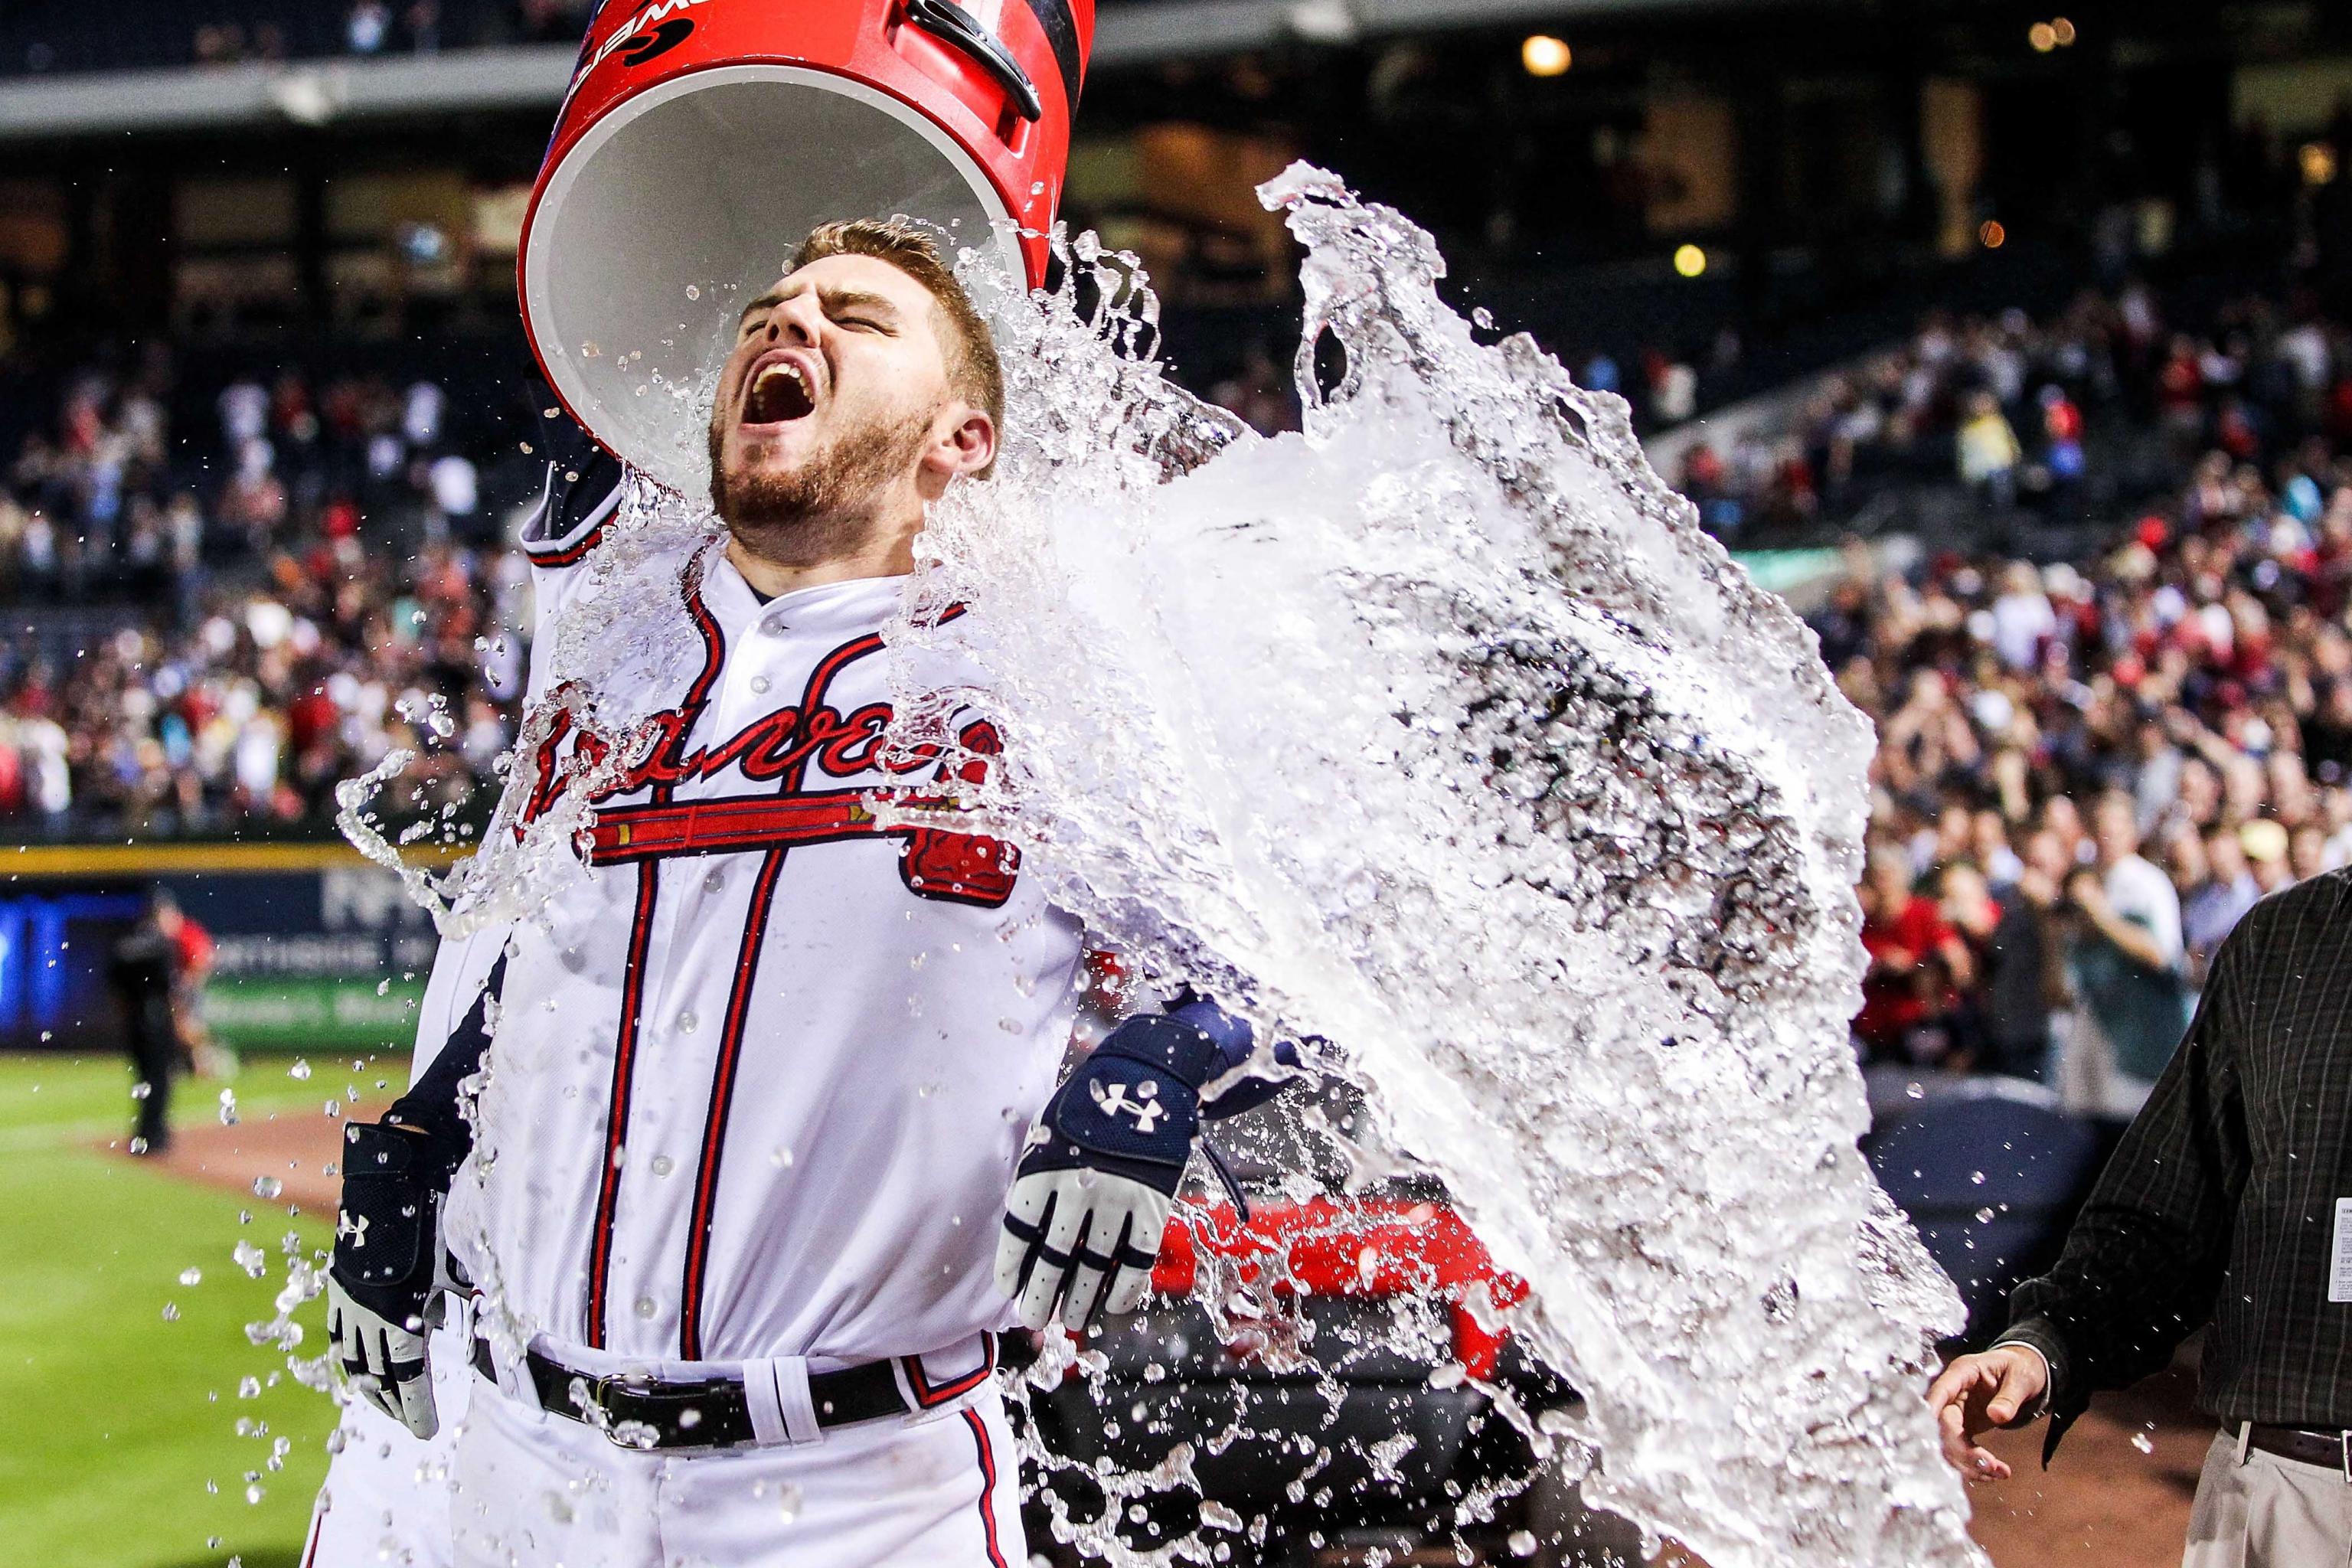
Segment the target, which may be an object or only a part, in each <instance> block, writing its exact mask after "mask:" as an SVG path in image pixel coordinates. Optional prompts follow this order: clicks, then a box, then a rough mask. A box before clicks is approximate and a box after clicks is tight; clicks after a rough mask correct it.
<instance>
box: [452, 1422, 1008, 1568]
mask: <svg viewBox="0 0 2352 1568" xmlns="http://www.w3.org/2000/svg"><path fill="white" fill-rule="evenodd" d="M453 1470H454V1476H455V1488H454V1492H453V1496H452V1500H451V1505H450V1515H451V1521H450V1522H451V1529H452V1535H453V1540H454V1543H455V1549H456V1550H455V1562H456V1563H457V1568H885V1565H908V1568H911V1565H914V1564H921V1565H923V1568H1025V1564H1026V1563H1027V1562H1028V1554H1027V1550H1026V1548H1025V1546H1024V1543H1023V1538H1022V1533H1021V1501H1020V1474H1019V1465H1018V1462H1017V1460H1016V1458H1015V1457H1014V1451H1013V1437H1012V1434H1011V1432H1010V1430H1009V1429H1008V1428H1007V1427H1006V1426H1005V1422H1004V1407H1003V1402H1002V1400H1001V1399H1000V1397H999V1396H998V1394H997V1392H996V1387H995V1384H992V1383H984V1384H982V1385H981V1387H980V1388H979V1389H978V1390H977V1391H975V1392H974V1393H973V1394H971V1395H970V1396H968V1397H966V1398H964V1399H961V1400H958V1401H956V1402H955V1403H953V1404H951V1405H944V1406H941V1407H940V1409H937V1410H932V1411H926V1412H925V1413H923V1414H922V1415H908V1416H903V1417H894V1418H890V1419H885V1420H880V1421H869V1422H864V1423H861V1424H859V1425H857V1426H841V1427H835V1428H833V1429H831V1430H828V1431H827V1432H826V1433H825V1434H824V1437H823V1438H822V1439H821V1440H820V1441H817V1442H814V1443H809V1444H803V1445H799V1446H790V1445H784V1446H777V1447H746V1448H730V1449H722V1450H719V1451H715V1452H711V1451H704V1452H694V1451H671V1452H667V1453H647V1452H639V1451H633V1450H629V1449H624V1448H620V1447H614V1445H613V1444H612V1443H611V1442H610V1441H608V1440H607V1439H606V1438H605V1437H604V1436H603V1435H602V1434H601V1433H599V1432H597V1431H596V1430H595V1429H593V1427H590V1426H583V1425H582V1424H581V1423H579V1422H576V1421H571V1420H567V1419H565V1418H563V1417H562V1416H555V1415H547V1414H546V1413H545V1412H543V1411H541V1410H538V1409H535V1408H533V1407H531V1406H530V1405H526V1404H524V1403H523V1402H521V1401H520V1400H517V1399H514V1398H512V1397H510V1396H509V1395H506V1394H500V1393H499V1392H497V1391H496V1390H495V1389H493V1388H492V1387H491V1386H490V1385H488V1384H477V1386H476V1388H475V1390H474V1399H473V1404H472V1407H471V1411H470V1414H469V1418H468V1420H467V1424H466V1428H465V1430H464V1432H463V1433H462V1434H460V1435H459V1436H458V1440H457V1455H456V1458H455V1461H454V1466H453Z"/></svg>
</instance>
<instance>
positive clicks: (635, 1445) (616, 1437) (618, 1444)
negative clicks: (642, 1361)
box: [587, 1372, 651, 1454]
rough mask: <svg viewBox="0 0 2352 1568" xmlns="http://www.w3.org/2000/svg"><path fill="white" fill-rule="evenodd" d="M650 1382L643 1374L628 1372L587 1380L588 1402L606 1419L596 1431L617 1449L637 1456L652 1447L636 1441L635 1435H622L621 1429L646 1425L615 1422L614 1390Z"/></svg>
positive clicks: (597, 1426)
mask: <svg viewBox="0 0 2352 1568" xmlns="http://www.w3.org/2000/svg"><path fill="white" fill-rule="evenodd" d="M650 1381H651V1380H650V1379H647V1378H646V1377H644V1375H643V1374H641V1373H626V1372H614V1373H605V1374H604V1375H603V1376H601V1377H592V1378H589V1379H588V1380H587V1383H588V1401H589V1403H590V1404H592V1405H594V1406H595V1407H596V1413H597V1414H598V1415H602V1416H603V1417H604V1420H602V1421H600V1422H598V1423H597V1424H596V1429H597V1430H598V1431H599V1432H602V1433H603V1434H604V1441H606V1442H607V1443H610V1444H612V1445H613V1447H615V1448H622V1449H625V1450H627V1451H628V1452H630V1453H632V1454H635V1453H641V1452H643V1451H644V1450H645V1449H646V1447H650V1446H651V1445H648V1444H645V1443H639V1442H636V1441H635V1440H634V1435H631V1436H624V1435H623V1434H622V1432H621V1427H622V1426H624V1425H626V1426H632V1427H642V1426H646V1423H645V1422H642V1421H631V1422H627V1423H622V1422H618V1421H615V1420H614V1419H613V1403H612V1401H613V1390H614V1389H615V1388H621V1389H626V1388H627V1387H628V1386H629V1385H630V1384H632V1383H633V1382H650Z"/></svg>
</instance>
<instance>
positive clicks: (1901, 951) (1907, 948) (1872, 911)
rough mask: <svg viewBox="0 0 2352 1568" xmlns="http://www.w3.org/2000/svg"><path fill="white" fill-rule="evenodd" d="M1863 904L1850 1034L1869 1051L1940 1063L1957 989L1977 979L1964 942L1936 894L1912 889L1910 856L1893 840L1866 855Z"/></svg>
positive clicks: (1946, 1048) (1945, 1052) (1946, 1045)
mask: <svg viewBox="0 0 2352 1568" xmlns="http://www.w3.org/2000/svg"><path fill="white" fill-rule="evenodd" d="M1862 910H1863V924H1862V945H1863V946H1864V948H1865V949H1867V950H1868V952H1869V953H1870V968H1869V971H1868V973H1866V974H1865V975H1864V978H1863V983H1862V998H1863V999H1862V1012H1861V1014H1860V1015H1859V1016H1856V1018H1855V1019H1854V1033H1855V1034H1856V1035H1858V1036H1859V1037H1861V1038H1862V1040H1863V1041H1864V1044H1865V1045H1867V1046H1868V1047H1870V1049H1871V1051H1872V1053H1873V1054H1874V1056H1877V1057H1881V1058H1888V1059H1893V1060H1897V1061H1905V1060H1907V1061H1914V1062H1926V1063H1934V1062H1940V1061H1941V1060H1943V1059H1944V1058H1945V1057H1947V1056H1948V1055H1949V1054H1950V1052H1951V1050H1952V1048H1953V1042H1952V1037H1951V1026H1952V1014H1953V1010H1954V1007H1955V1005H1956V1003H1957V1001H1958V987H1959V986H1962V985H1966V984H1970V983H1971V981H1972V980H1973V979H1974V965H1973V961H1972V959H1971V958H1970V955H1969V949H1968V945H1967V943H1966V942H1963V941H1962V940H1961V939H1960V937H1959V935H1958V933H1957V932H1955V931H1953V929H1952V928H1951V927H1950V926H1949V925H1948V924H1947V923H1946V922H1945V920H1944V917H1943V914H1942V911H1941V910H1938V909H1937V905H1936V901H1935V900H1932V899H1927V898H1923V897H1921V896H1920V895H1919V894H1917V893H1916V892H1914V891H1913V890H1912V873H1911V862H1910V860H1909V859H1908V858H1906V856H1905V855H1904V853H1903V852H1902V851H1901V850H1900V849H1898V848H1895V847H1894V846H1892V845H1884V846H1881V847H1879V848H1877V849H1876V850H1874V851H1873V852H1872V854H1871V857H1870V875H1869V879H1868V880H1866V881H1865V882H1864V884H1863V894H1862Z"/></svg>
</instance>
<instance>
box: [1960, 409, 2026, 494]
mask: <svg viewBox="0 0 2352 1568" xmlns="http://www.w3.org/2000/svg"><path fill="white" fill-rule="evenodd" d="M2022 455H2023V454H2022V451H2021V448H2020V447H2018V444H2017V432H2016V431H2014V430H2012V429H2011V428H2010V425H2009V420H2008V419H2007V417H2005V416H2003V415H2002V413H2001V411H2000V400H1999V399H1997V398H1995V397H1994V395H1992V394H1991V393H1990V392H1979V393H1974V394H1971V395H1970V396H1969V416H1968V417H1967V418H1966V419H1964V420H1962V421H1961V422H1960V432H1959V463H1960V482H1961V483H1962V484H1964V485H1967V486H1968V487H1969V489H1974V490H1976V491H1978V492H1979V494H1981V495H1982V496H1983V497H1984V499H1985V500H1986V502H1987V503H1988V504H1989V505H1991V506H1994V507H1999V508H2003V509H2006V508H2007V507H2008V506H2010V505H2011V502H2013V501H2014V500H2016V499H2017V460H2018V458H2020V457H2021V456H2022Z"/></svg>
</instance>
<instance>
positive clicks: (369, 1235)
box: [327, 1122, 453, 1437]
mask: <svg viewBox="0 0 2352 1568" xmlns="http://www.w3.org/2000/svg"><path fill="white" fill-rule="evenodd" d="M452 1169H453V1163H451V1162H449V1161H448V1160H447V1159H446V1153H445V1152H443V1151H441V1150H439V1149H437V1148H436V1144H435V1142H434V1140H433V1139H432V1138H431V1137H430V1136H429V1135H427V1134H426V1133H425V1132H422V1131H418V1130H417V1129H415V1128H413V1127H407V1126H404V1125H401V1124H399V1123H397V1122H380V1123H365V1122H360V1123H354V1124H352V1125H351V1126H349V1127H346V1128H345V1129H344V1130H343V1202H342V1207H341V1212H340V1213H339V1214H338V1215H337V1216H336V1219H335V1260H334V1263H333V1265H332V1267H331V1269H330V1271H329V1275H328V1280H327V1314H328V1328H329V1331H330V1332H331V1334H332V1335H333V1336H334V1341H335V1359H336V1361H337V1362H338V1363H340V1364H341V1367H342V1369H343V1377H344V1381H345V1382H347V1383H348V1384H350V1385H351V1389H352V1393H353V1394H357V1395H359V1397H361V1398H362V1399H364V1400H366V1401H367V1402H368V1403H369V1404H370V1405H374V1406H375V1407H376V1408H377V1409H379V1410H381V1411H383V1413H384V1414H385V1415H389V1416H391V1417H392V1418H393V1419H394V1420H395V1421H397V1422H399V1423H401V1424H402V1425H403V1426H406V1427H407V1428H408V1429H409V1430H410V1431H411V1432H414V1433H415V1434H416V1436H419V1437H430V1436H433V1434H434V1433H435V1432H436V1431H437V1430H438V1429H439V1427H440V1424H441V1423H440V1416H439V1415H438V1414H437V1413H436V1411H435V1409H434V1405H433V1379H432V1374H431V1368H430V1367H429V1366H428V1365H427V1364H426V1355H425V1331H426V1330H427V1328H429V1327H430V1325H431V1323H432V1322H433V1321H434V1320H435V1318H436V1316H437V1312H436V1309H437V1307H438V1306H439V1301H438V1295H439V1292H440V1291H441V1290H442V1289H445V1288H446V1285H447V1282H448V1281H447V1279H446V1275H445V1274H444V1272H443V1262H442V1259H443V1253H442V1248H441V1199H442V1195H443V1194H445V1193H446V1192H447V1190H448V1186H449V1176H450V1173H451V1171H452Z"/></svg>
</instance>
